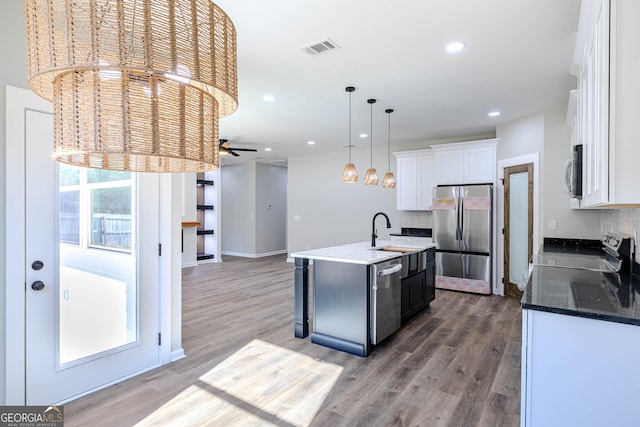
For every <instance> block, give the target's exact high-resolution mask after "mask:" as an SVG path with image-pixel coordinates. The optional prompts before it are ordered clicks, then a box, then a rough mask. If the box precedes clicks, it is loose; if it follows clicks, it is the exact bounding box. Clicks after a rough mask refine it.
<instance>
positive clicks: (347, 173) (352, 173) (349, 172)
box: [342, 86, 358, 184]
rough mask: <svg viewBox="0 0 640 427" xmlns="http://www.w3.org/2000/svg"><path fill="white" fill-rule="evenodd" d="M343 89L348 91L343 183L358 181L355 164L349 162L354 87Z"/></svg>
mask: <svg viewBox="0 0 640 427" xmlns="http://www.w3.org/2000/svg"><path fill="white" fill-rule="evenodd" d="M345 90H346V91H347V93H349V163H347V164H346V165H345V166H344V171H343V172H342V182H343V183H345V184H354V183H356V182H358V171H357V170H356V165H354V164H353V163H351V94H352V93H353V91H355V90H356V88H355V87H353V86H347V87H346V88H345Z"/></svg>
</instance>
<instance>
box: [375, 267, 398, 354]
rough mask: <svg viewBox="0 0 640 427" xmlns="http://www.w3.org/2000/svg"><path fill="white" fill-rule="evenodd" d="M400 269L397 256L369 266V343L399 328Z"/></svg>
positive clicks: (376, 342) (381, 338)
mask: <svg viewBox="0 0 640 427" xmlns="http://www.w3.org/2000/svg"><path fill="white" fill-rule="evenodd" d="M400 270H402V264H401V262H400V258H399V257H398V258H394V259H392V260H389V261H385V262H381V263H378V264H373V265H372V266H371V269H370V274H371V311H370V312H371V330H370V335H371V344H378V343H379V342H380V341H382V340H383V339H385V338H386V337H388V336H389V335H391V334H392V333H394V332H395V331H397V330H398V329H400V316H401V307H400V303H401V287H400Z"/></svg>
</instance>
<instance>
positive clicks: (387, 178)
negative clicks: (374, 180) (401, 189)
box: [382, 108, 396, 188]
mask: <svg viewBox="0 0 640 427" xmlns="http://www.w3.org/2000/svg"><path fill="white" fill-rule="evenodd" d="M384 112H385V113H387V114H388V115H389V138H388V144H387V149H388V152H387V170H388V171H389V172H387V173H385V174H384V178H382V187H384V188H396V177H395V176H393V172H391V113H393V110H392V109H391V108H389V109H387V110H384Z"/></svg>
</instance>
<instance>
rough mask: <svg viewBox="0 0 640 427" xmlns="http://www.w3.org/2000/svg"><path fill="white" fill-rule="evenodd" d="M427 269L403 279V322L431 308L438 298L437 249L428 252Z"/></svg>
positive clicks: (401, 306) (401, 305)
mask: <svg viewBox="0 0 640 427" xmlns="http://www.w3.org/2000/svg"><path fill="white" fill-rule="evenodd" d="M426 259H427V262H426V265H425V269H424V270H422V271H419V272H418V273H416V274H414V275H412V276H408V277H405V278H403V279H402V284H401V290H402V298H401V302H400V309H401V321H402V323H405V322H407V321H408V320H409V319H411V318H412V317H413V316H415V315H416V314H418V313H419V312H420V311H422V310H424V309H425V308H426V307H428V306H429V304H430V303H431V301H433V300H434V299H435V297H436V287H435V282H436V262H435V261H436V260H435V249H428V250H427V257H426Z"/></svg>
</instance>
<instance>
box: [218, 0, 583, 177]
mask: <svg viewBox="0 0 640 427" xmlns="http://www.w3.org/2000/svg"><path fill="white" fill-rule="evenodd" d="M214 1H215V3H216V4H217V5H218V6H220V7H222V8H223V9H224V10H225V12H226V13H227V14H228V15H229V16H230V17H231V19H232V20H233V22H234V24H235V26H236V30H237V34H238V37H237V40H238V91H239V108H238V110H237V111H236V112H235V113H233V114H232V115H230V116H228V117H225V118H222V119H220V137H221V138H226V139H228V140H229V141H230V142H231V145H232V147H235V148H256V149H258V152H257V153H251V152H244V153H241V157H231V156H225V157H224V159H223V164H233V163H238V162H242V161H247V160H256V159H257V160H259V161H265V162H268V161H277V160H283V159H286V158H288V157H290V156H298V155H308V154H315V153H321V152H330V151H340V150H344V151H345V153H346V150H347V148H346V147H347V146H348V138H349V127H348V118H349V97H348V94H347V92H345V87H346V86H355V87H356V91H355V92H354V93H353V94H352V144H353V146H354V149H358V148H368V147H369V143H370V142H369V139H368V138H360V137H359V136H358V135H359V134H360V133H362V132H366V133H370V128H371V123H372V122H373V145H374V146H376V145H386V144H387V140H388V119H389V117H388V115H387V114H385V112H384V110H385V109H388V108H392V109H394V110H395V112H394V113H392V115H391V142H392V144H393V145H398V144H410V143H417V142H420V141H437V140H446V139H449V140H450V139H452V138H460V139H461V140H462V139H465V138H467V139H468V138H472V137H474V136H478V135H483V134H491V133H493V132H494V131H495V128H496V126H497V125H500V124H501V123H506V122H509V121H511V120H514V119H517V118H519V117H523V116H526V115H528V114H532V113H535V112H538V111H542V110H545V109H547V108H550V107H557V106H562V105H565V104H566V102H567V98H568V91H569V90H570V89H572V88H574V87H575V78H574V77H572V76H571V75H570V74H569V69H570V63H571V58H572V51H573V45H574V37H575V32H576V31H577V27H578V17H579V12H580V0H562V1H558V0H446V1H443V0H403V1H400V2H399V1H395V2H393V1H391V0H349V1H344V0H322V1H319V0H272V1H264V0H241V1H238V0H214ZM327 38H329V39H331V40H332V41H333V42H335V43H336V44H337V45H338V46H339V49H335V50H333V51H330V52H329V53H324V54H321V55H317V56H310V55H309V54H307V53H305V51H304V50H303V49H302V48H303V47H305V46H308V45H311V44H314V43H316V42H319V41H322V40H325V39H327ZM452 41H463V42H465V43H466V48H465V49H463V50H462V51H460V52H457V53H454V54H450V53H448V52H446V50H445V45H446V44H447V43H449V42H452ZM267 94H269V95H273V96H274V97H275V100H274V101H272V102H265V101H264V100H263V96H264V95H267ZM369 98H375V99H377V102H376V103H375V104H373V120H372V119H371V117H372V116H371V114H372V113H371V109H370V108H371V107H370V105H369V104H368V103H367V99H369ZM491 111H500V112H501V115H500V116H499V117H489V116H488V113H489V112H491ZM307 141H315V144H314V145H309V144H308V143H307ZM265 148H271V151H270V152H267V151H265ZM345 156H346V154H345ZM345 158H346V157H345Z"/></svg>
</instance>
